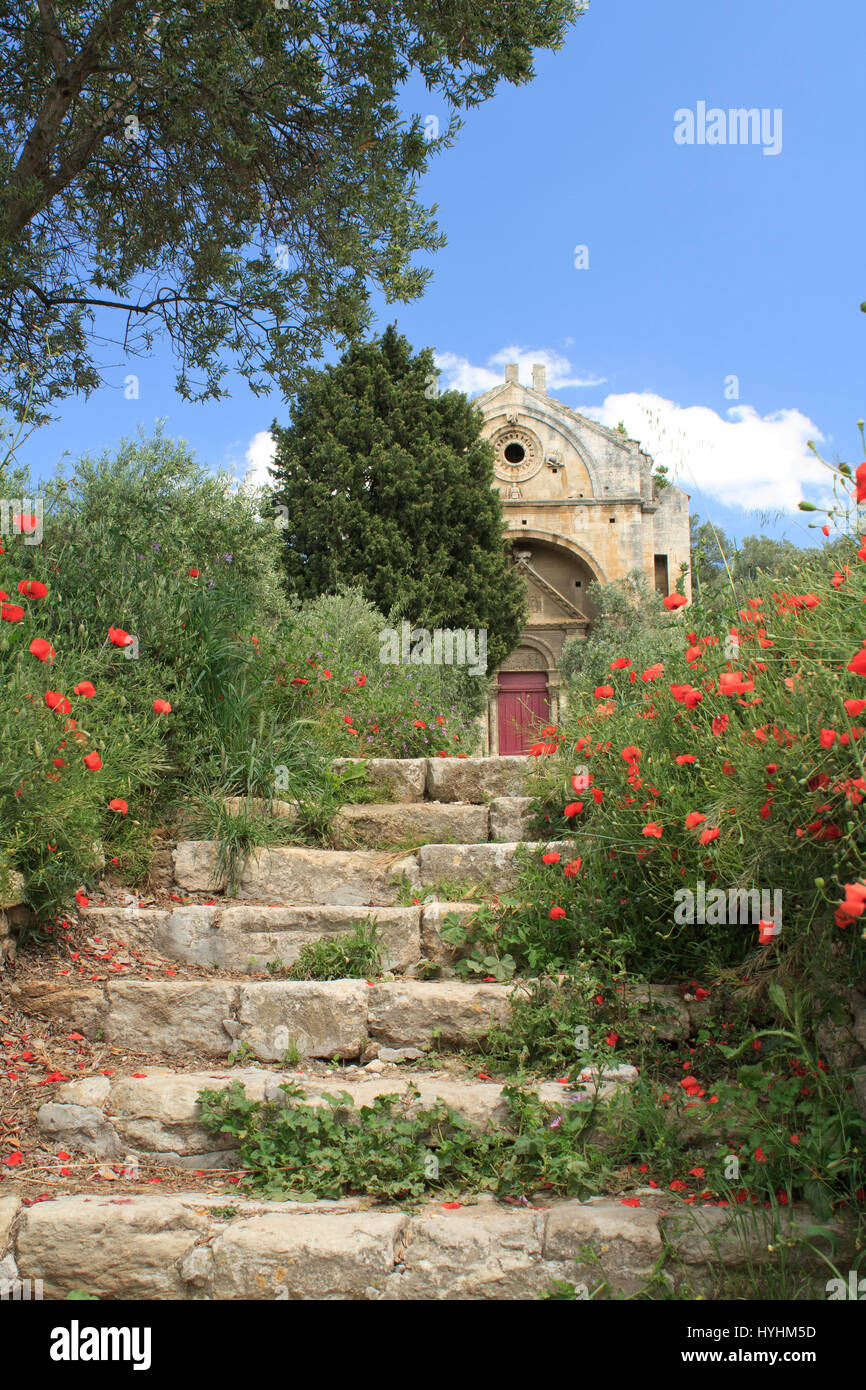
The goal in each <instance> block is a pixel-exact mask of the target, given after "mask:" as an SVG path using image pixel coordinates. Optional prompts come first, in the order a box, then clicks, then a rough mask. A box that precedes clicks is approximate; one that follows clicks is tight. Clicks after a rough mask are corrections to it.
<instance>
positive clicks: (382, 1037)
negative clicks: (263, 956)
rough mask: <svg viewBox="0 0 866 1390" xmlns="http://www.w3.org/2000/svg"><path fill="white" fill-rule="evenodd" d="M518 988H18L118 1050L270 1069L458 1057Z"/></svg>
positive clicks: (197, 983)
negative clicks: (380, 1055) (294, 1063)
mask: <svg viewBox="0 0 866 1390" xmlns="http://www.w3.org/2000/svg"><path fill="white" fill-rule="evenodd" d="M512 989H513V987H512V986H509V985H500V984H464V983H462V982H458V981H420V980H405V981H402V982H396V981H386V982H382V983H379V984H368V983H367V981H365V980H321V981H320V980H252V981H249V982H248V983H247V982H237V981H234V980H220V979H194V980H189V979H187V980H184V979H171V980H142V979H135V978H129V979H125V980H110V981H108V982H106V983H105V984H88V985H84V984H82V985H76V984H67V983H65V982H64V983H62V984H61V983H58V982H55V981H50V980H49V981H46V980H37V981H33V982H29V983H26V984H21V985H13V986H11V987H10V989H9V991H8V994H9V997H10V999H12V1000H13V1001H14V1002H15V1003H17V1004H18V1005H19V1006H20V1007H21V1008H23V1009H24V1010H26V1011H28V1012H32V1013H36V1014H40V1015H42V1016H43V1017H46V1018H48V1019H50V1020H52V1021H53V1022H55V1023H58V1024H62V1025H63V1026H64V1027H68V1028H70V1029H72V1028H74V1029H77V1030H78V1031H80V1032H81V1033H83V1034H84V1035H85V1036H86V1037H90V1038H93V1037H95V1036H96V1034H97V1032H99V1033H100V1036H101V1037H102V1038H103V1039H104V1041H105V1042H106V1043H107V1044H108V1045H109V1046H111V1047H121V1048H126V1049H128V1050H130V1051H133V1052H137V1053H146V1054H149V1055H151V1056H154V1057H177V1056H184V1055H189V1054H191V1055H192V1056H199V1057H203V1058H206V1057H224V1058H225V1057H228V1056H229V1054H230V1053H231V1052H233V1051H237V1050H238V1049H239V1048H242V1047H243V1048H248V1049H249V1050H250V1051H251V1053H252V1054H253V1055H254V1056H255V1057H258V1058H259V1059H260V1060H261V1061H263V1062H278V1061H282V1060H283V1059H284V1057H285V1056H286V1053H287V1052H288V1051H290V1049H292V1048H294V1049H297V1053H298V1055H299V1056H301V1057H319V1058H334V1057H340V1058H344V1059H350V1058H357V1057H360V1055H361V1054H362V1053H363V1052H364V1051H365V1049H366V1048H367V1047H368V1045H369V1044H370V1043H371V1042H377V1043H380V1044H382V1045H384V1046H386V1047H395V1048H400V1047H414V1048H418V1049H420V1050H421V1051H422V1052H427V1051H430V1050H431V1049H433V1048H445V1049H448V1050H454V1049H457V1048H465V1047H468V1048H471V1047H473V1046H475V1045H477V1044H478V1042H479V1041H480V1040H482V1039H483V1038H484V1037H485V1036H486V1035H487V1033H488V1032H489V1031H490V1028H491V1026H498V1027H504V1026H505V1025H506V1024H507V1021H508V1017H509V1012H510V1006H509V996H510V994H511V993H512Z"/></svg>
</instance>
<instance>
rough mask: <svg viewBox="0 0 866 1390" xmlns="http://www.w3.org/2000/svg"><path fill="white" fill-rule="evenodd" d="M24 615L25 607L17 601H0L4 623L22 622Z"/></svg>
mask: <svg viewBox="0 0 866 1390" xmlns="http://www.w3.org/2000/svg"><path fill="white" fill-rule="evenodd" d="M23 617H24V609H23V608H19V607H18V604H17V603H0V618H2V620H3V622H4V623H20V621H21V619H22V618H23Z"/></svg>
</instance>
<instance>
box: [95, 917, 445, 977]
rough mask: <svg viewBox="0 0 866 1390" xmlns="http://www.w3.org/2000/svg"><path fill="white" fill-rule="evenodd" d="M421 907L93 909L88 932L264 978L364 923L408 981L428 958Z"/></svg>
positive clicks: (388, 964)
mask: <svg viewBox="0 0 866 1390" xmlns="http://www.w3.org/2000/svg"><path fill="white" fill-rule="evenodd" d="M424 910H425V909H422V908H421V907H376V908H362V907H334V906H331V905H327V904H322V903H301V904H298V905H295V906H265V905H264V904H255V905H248V906H232V905H225V906H224V905H223V904H219V905H216V906H213V907H211V906H209V905H206V904H191V905H190V906H188V907H175V908H172V909H171V910H167V909H161V908H139V907H137V906H132V907H89V908H87V909H86V911H85V912H84V921H85V924H86V926H87V929H88V930H89V931H90V932H92V933H93V934H94V935H96V936H100V937H101V938H102V939H103V940H111V941H113V942H121V943H122V944H123V945H124V946H126V947H127V948H132V949H133V950H137V951H143V952H145V953H150V954H154V955H158V956H161V957H163V958H164V959H166V960H177V961H182V962H183V963H184V964H185V965H209V966H213V967H214V968H216V969H219V970H242V971H247V972H250V973H258V972H260V971H261V970H263V969H264V968H265V966H266V965H268V964H272V965H276V964H279V963H282V964H283V965H286V966H292V965H294V964H295V961H296V960H297V959H298V956H299V955H300V953H301V951H302V949H303V947H304V946H308V945H312V944H314V943H315V942H317V941H322V940H326V939H327V938H328V937H332V936H336V935H340V934H343V933H347V932H351V931H352V930H353V928H354V927H355V926H356V925H357V924H358V923H359V922H375V923H376V924H377V925H378V927H379V930H380V932H381V944H382V969H383V970H393V971H396V972H398V973H403V972H404V971H406V970H411V969H412V967H413V966H416V965H417V964H418V962H419V960H420V959H421V957H422V945H421V932H422V926H421V918H422V912H423V911H424ZM438 920H439V918H438V914H431V922H430V924H429V926H428V928H427V938H428V941H429V942H430V945H431V948H435V949H436V950H437V960H439V959H440V958H441V959H442V960H443V961H444V960H447V959H450V955H449V953H448V952H447V948H446V947H444V946H443V944H442V943H441V941H439V943H438V947H437V946H436V941H437V939H438V938H437V936H436V934H435V933H436V923H437V922H438Z"/></svg>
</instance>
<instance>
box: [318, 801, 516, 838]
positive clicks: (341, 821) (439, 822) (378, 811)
mask: <svg viewBox="0 0 866 1390" xmlns="http://www.w3.org/2000/svg"><path fill="white" fill-rule="evenodd" d="M331 834H332V836H333V841H334V845H335V847H336V848H337V849H354V848H356V847H360V846H366V847H368V848H370V849H379V848H381V847H383V846H386V845H404V846H409V845H413V846H417V845H423V844H426V843H428V841H435V842H436V843H439V842H440V841H441V842H443V843H447V842H448V841H449V840H453V841H454V842H456V843H458V844H478V843H481V844H483V843H484V842H485V841H486V840H487V839H488V837H489V813H488V809H487V807H486V806H472V805H469V804H468V803H462V804H461V803H457V802H452V803H450V804H449V803H446V802H439V801H417V802H415V803H414V804H409V803H405V804H403V805H400V804H397V805H394V804H393V803H390V802H381V803H373V802H359V803H358V804H357V805H355V806H343V807H342V808H341V810H340V811H339V812H338V814H337V815H336V816H335V817H334V822H333V825H332V828H331Z"/></svg>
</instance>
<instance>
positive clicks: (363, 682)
mask: <svg viewBox="0 0 866 1390" xmlns="http://www.w3.org/2000/svg"><path fill="white" fill-rule="evenodd" d="M355 684H356V685H366V684H367V677H366V676H356V677H355Z"/></svg>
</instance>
